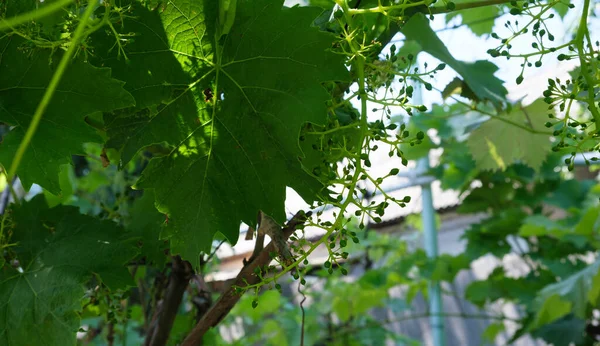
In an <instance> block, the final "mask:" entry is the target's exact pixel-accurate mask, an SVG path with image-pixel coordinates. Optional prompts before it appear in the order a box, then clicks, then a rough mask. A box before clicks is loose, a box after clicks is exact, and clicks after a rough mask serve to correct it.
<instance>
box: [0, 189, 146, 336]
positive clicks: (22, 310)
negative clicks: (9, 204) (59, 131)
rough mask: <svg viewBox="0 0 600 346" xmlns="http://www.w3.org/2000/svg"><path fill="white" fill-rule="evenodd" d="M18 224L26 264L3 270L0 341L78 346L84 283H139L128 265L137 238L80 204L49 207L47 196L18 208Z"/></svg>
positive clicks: (15, 235)
mask: <svg viewBox="0 0 600 346" xmlns="http://www.w3.org/2000/svg"><path fill="white" fill-rule="evenodd" d="M13 222H14V229H13V236H12V238H11V242H13V243H16V244H17V245H16V246H15V247H14V248H13V249H14V251H15V252H16V254H17V260H18V261H19V264H20V268H19V269H18V270H17V269H13V268H12V267H11V268H3V270H2V272H0V344H2V345H65V346H67V345H75V333H76V332H77V329H78V327H79V317H78V315H77V313H76V312H77V311H79V310H80V309H81V301H82V299H83V297H84V287H83V284H84V283H85V282H87V281H88V280H89V279H90V278H91V277H92V276H93V275H95V276H97V277H98V278H99V279H100V280H101V281H102V282H104V283H105V284H106V285H107V286H108V287H109V288H111V289H117V288H124V287H126V286H127V285H129V284H133V281H132V280H131V276H130V274H129V271H128V270H127V268H126V267H125V265H124V264H125V263H126V262H127V261H128V260H130V259H131V258H132V257H133V256H134V255H135V252H136V250H135V239H134V238H129V237H124V232H123V230H122V229H120V228H119V227H117V225H116V224H115V223H113V222H110V221H99V220H97V219H94V218H92V217H90V216H86V215H81V214H79V212H78V211H77V208H74V207H65V206H58V207H55V208H51V209H49V208H48V206H47V204H46V202H45V199H44V196H41V195H40V196H37V197H36V198H34V199H33V200H32V201H30V202H27V203H24V204H23V205H22V206H21V207H19V208H16V209H15V210H14V211H13Z"/></svg>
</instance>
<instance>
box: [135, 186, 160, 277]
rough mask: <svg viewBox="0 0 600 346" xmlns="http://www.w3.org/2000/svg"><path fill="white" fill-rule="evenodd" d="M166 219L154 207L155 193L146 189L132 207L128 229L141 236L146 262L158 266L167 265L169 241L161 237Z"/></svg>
mask: <svg viewBox="0 0 600 346" xmlns="http://www.w3.org/2000/svg"><path fill="white" fill-rule="evenodd" d="M165 221H166V219H165V215H163V214H161V213H159V212H158V210H156V208H155V207H154V194H153V193H152V191H151V190H149V191H144V195H143V196H142V197H141V198H139V199H137V200H136V201H135V202H134V203H133V205H132V207H131V209H130V219H129V222H128V225H127V230H129V231H131V232H132V233H133V234H135V235H136V236H139V237H140V238H141V241H142V246H141V251H140V252H141V253H140V256H141V257H142V258H144V259H145V260H146V263H152V264H154V265H155V266H156V267H158V268H162V267H163V266H164V265H165V261H166V259H167V256H166V252H165V251H166V250H167V249H168V248H169V245H168V242H167V241H166V240H164V239H161V232H162V230H163V229H164V227H165V224H166V222H165Z"/></svg>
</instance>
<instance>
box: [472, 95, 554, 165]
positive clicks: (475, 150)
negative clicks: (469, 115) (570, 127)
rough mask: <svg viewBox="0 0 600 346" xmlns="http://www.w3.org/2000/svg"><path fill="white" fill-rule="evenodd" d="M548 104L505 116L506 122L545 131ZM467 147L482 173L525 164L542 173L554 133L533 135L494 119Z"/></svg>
mask: <svg viewBox="0 0 600 346" xmlns="http://www.w3.org/2000/svg"><path fill="white" fill-rule="evenodd" d="M547 114H548V105H547V104H546V103H544V101H542V100H537V101H535V102H534V103H532V104H531V105H529V106H527V107H521V108H520V109H516V110H515V111H514V112H512V113H510V114H508V115H506V116H503V117H504V118H505V119H506V120H508V121H510V122H512V123H514V124H518V125H522V126H526V127H529V128H531V129H532V130H536V131H544V130H545V127H544V122H545V121H546V119H547ZM467 145H468V146H469V149H470V151H471V153H472V155H473V158H474V159H475V162H476V163H477V168H478V169H480V170H498V169H500V170H504V169H506V167H508V166H509V165H510V164H513V163H516V162H522V163H524V164H526V165H528V166H530V167H531V168H533V169H535V170H536V171H539V169H540V168H541V167H542V164H543V163H544V160H545V159H546V156H548V154H549V153H550V147H551V143H550V134H546V133H531V132H529V131H527V130H525V129H523V128H519V127H517V126H515V125H513V124H511V123H507V122H506V121H501V120H499V119H497V118H492V119H490V120H488V121H486V122H485V123H483V124H482V125H481V126H480V127H479V128H478V129H476V130H474V131H473V132H472V133H471V136H470V137H469V139H468V141H467Z"/></svg>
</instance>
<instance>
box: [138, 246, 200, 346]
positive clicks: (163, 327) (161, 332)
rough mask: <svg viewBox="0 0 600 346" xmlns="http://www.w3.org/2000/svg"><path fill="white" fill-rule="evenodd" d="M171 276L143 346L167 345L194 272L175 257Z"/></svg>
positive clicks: (187, 263) (187, 264) (189, 265)
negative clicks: (153, 323) (154, 321)
mask: <svg viewBox="0 0 600 346" xmlns="http://www.w3.org/2000/svg"><path fill="white" fill-rule="evenodd" d="M172 264H173V265H172V268H171V274H169V283H168V285H167V289H166V293H165V297H164V299H163V301H162V303H161V304H160V308H159V309H160V311H159V312H158V315H157V316H158V318H157V320H156V323H155V325H154V326H153V328H152V329H151V332H150V333H148V334H147V338H146V342H145V345H148V346H163V345H166V344H167V340H168V339H169V334H171V328H172V327H173V322H175V317H176V316H177V311H178V310H179V305H180V304H181V300H182V299H183V293H184V292H185V290H186V288H187V286H188V284H189V282H190V279H191V278H192V275H193V274H194V271H193V270H192V266H191V264H190V263H189V262H188V261H183V260H182V259H181V257H179V256H175V257H173V261H172Z"/></svg>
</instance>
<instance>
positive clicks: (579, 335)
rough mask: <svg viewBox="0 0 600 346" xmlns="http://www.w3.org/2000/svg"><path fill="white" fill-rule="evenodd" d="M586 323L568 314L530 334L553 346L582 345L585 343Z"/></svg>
mask: <svg viewBox="0 0 600 346" xmlns="http://www.w3.org/2000/svg"><path fill="white" fill-rule="evenodd" d="M585 328H586V321H585V320H582V319H580V318H577V317H575V316H574V315H573V314H569V315H567V316H565V317H563V318H561V319H559V320H556V321H554V322H552V323H550V324H546V325H544V326H542V327H540V328H539V329H536V330H535V331H533V332H532V333H531V335H532V336H533V337H536V338H541V339H543V340H544V341H546V342H547V343H549V344H552V345H554V346H570V345H582V344H583V343H584V342H585Z"/></svg>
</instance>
